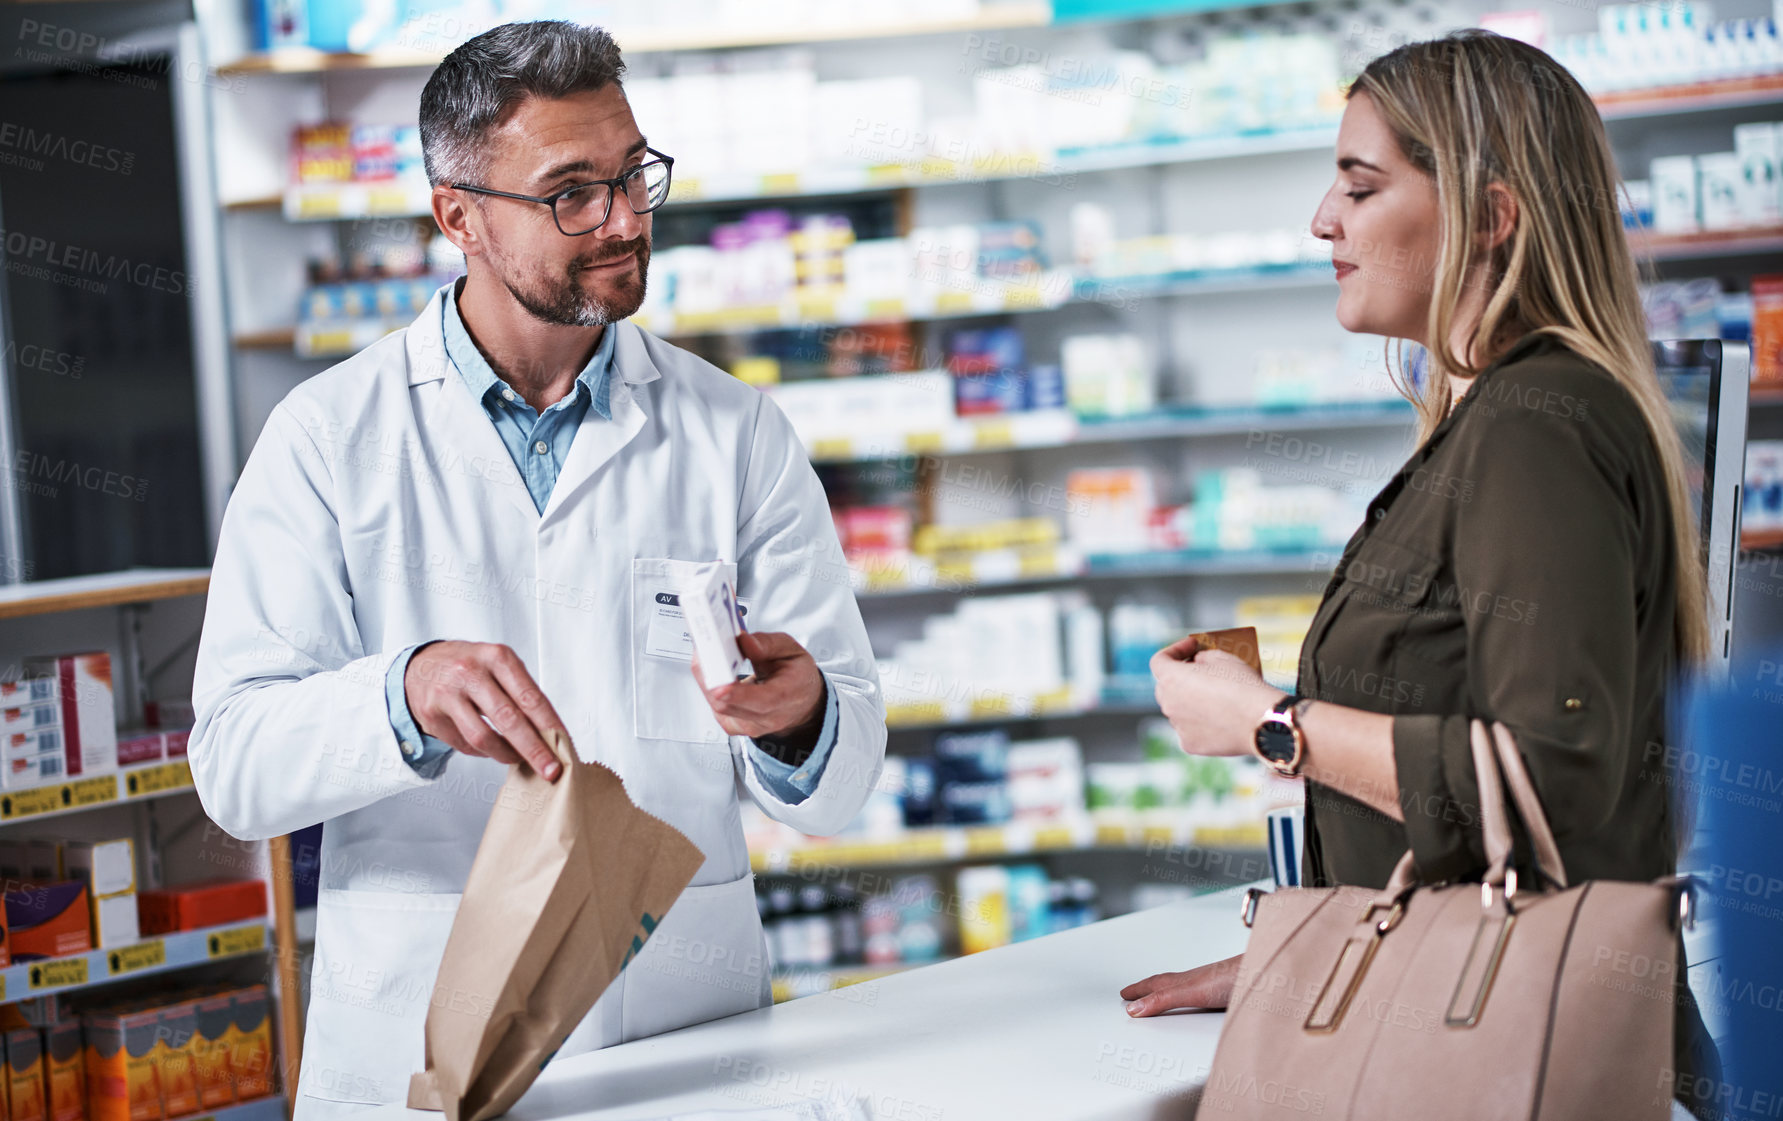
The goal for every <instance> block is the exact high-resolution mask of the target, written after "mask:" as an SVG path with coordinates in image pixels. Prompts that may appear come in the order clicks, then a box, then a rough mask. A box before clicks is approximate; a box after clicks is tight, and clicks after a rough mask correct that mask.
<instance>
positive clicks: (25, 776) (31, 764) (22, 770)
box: [0, 727, 68, 790]
mask: <svg viewBox="0 0 1783 1121" xmlns="http://www.w3.org/2000/svg"><path fill="white" fill-rule="evenodd" d="M67 773H68V751H67V747H66V744H65V740H64V737H63V735H62V729H61V728H59V727H49V728H39V729H37V730H36V731H32V732H12V733H10V734H8V735H6V736H4V737H0V787H4V788H5V789H7V790H23V789H25V788H27V787H31V786H42V785H43V784H44V783H46V782H61V781H62V780H63V779H64V778H66V777H67Z"/></svg>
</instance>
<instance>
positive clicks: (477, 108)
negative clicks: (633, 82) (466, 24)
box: [421, 19, 625, 186]
mask: <svg viewBox="0 0 1783 1121" xmlns="http://www.w3.org/2000/svg"><path fill="white" fill-rule="evenodd" d="M624 73H625V60H624V59H623V58H621V57H620V55H619V44H617V43H615V42H614V41H613V36H611V35H609V34H607V32H605V31H603V30H602V29H600V28H598V27H589V26H586V25H584V24H579V23H570V22H569V21H567V20H556V19H553V20H536V21H534V22H531V23H504V24H502V25H501V26H500V27H493V28H490V29H489V30H488V31H485V32H483V33H482V34H481V35H478V36H477V37H476V38H474V39H470V40H467V41H466V42H465V43H464V44H463V45H462V46H460V47H459V48H458V49H457V50H455V51H453V52H452V53H451V54H449V55H447V56H446V58H445V60H444V61H443V62H441V63H440V64H439V66H438V67H436V68H435V69H434V72H433V74H432V76H431V77H429V78H428V79H427V85H426V86H425V87H424V88H423V89H422V90H421V158H422V161H423V162H424V163H425V164H426V166H427V181H428V182H429V183H431V184H433V185H435V186H438V185H439V184H441V183H459V182H466V181H473V180H476V179H479V178H481V177H482V175H483V173H484V171H485V170H486V168H487V163H488V151H487V141H488V138H489V134H490V132H492V131H494V130H495V129H496V128H498V127H499V126H500V125H501V123H502V122H503V121H505V120H506V119H507V118H508V116H509V114H511V113H512V112H513V111H514V110H515V109H516V108H518V107H519V105H520V103H521V102H523V101H525V100H526V99H527V98H529V97H545V98H559V97H568V96H570V95H571V94H575V93H584V92H587V91H589V90H598V89H605V88H606V87H607V86H609V85H618V84H619V79H620V76H621V75H623V74H624Z"/></svg>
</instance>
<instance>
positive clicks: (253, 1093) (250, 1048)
mask: <svg viewBox="0 0 1783 1121" xmlns="http://www.w3.org/2000/svg"><path fill="white" fill-rule="evenodd" d="M229 995H230V997H231V999H232V1001H233V1004H234V1011H233V1015H232V1016H231V1024H230V1028H229V1069H230V1071H231V1072H232V1073H233V1074H234V1075H235V1096H236V1099H237V1100H238V1101H244V1102H245V1101H251V1100H252V1099H254V1098H262V1097H265V1096H266V1095H267V1094H270V1093H272V1018H271V1017H270V1016H269V1015H268V1014H267V1005H266V986H265V985H248V986H246V987H245V988H240V989H236V990H234V991H233V992H231V993H230V994H229Z"/></svg>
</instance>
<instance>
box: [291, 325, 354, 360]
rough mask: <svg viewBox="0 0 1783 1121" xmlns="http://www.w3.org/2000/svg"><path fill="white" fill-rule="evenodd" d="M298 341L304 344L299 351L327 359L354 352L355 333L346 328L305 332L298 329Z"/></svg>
mask: <svg viewBox="0 0 1783 1121" xmlns="http://www.w3.org/2000/svg"><path fill="white" fill-rule="evenodd" d="M297 330H298V332H299V334H298V341H299V342H300V343H301V344H302V345H301V346H299V347H298V349H299V351H301V352H302V353H305V354H312V355H317V356H321V357H327V356H331V355H336V354H350V353H352V351H353V332H352V331H351V330H350V329H348V328H345V327H339V328H335V329H333V330H327V331H307V332H306V331H305V329H304V328H303V327H299V328H298V329H297Z"/></svg>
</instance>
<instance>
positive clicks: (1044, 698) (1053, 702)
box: [1034, 685, 1071, 712]
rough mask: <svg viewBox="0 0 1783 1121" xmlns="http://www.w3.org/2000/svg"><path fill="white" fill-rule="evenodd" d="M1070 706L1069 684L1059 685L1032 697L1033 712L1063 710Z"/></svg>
mask: <svg viewBox="0 0 1783 1121" xmlns="http://www.w3.org/2000/svg"><path fill="white" fill-rule="evenodd" d="M1070 708H1071V686H1069V685H1061V686H1059V687H1058V688H1057V689H1054V690H1053V691H1052V692H1050V693H1041V694H1039V695H1037V696H1036V697H1035V698H1034V711H1035V712H1065V711H1067V710H1069V709H1070Z"/></svg>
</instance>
